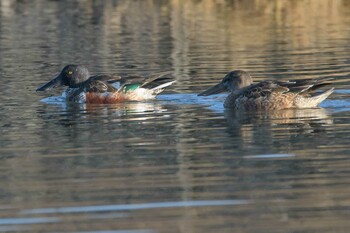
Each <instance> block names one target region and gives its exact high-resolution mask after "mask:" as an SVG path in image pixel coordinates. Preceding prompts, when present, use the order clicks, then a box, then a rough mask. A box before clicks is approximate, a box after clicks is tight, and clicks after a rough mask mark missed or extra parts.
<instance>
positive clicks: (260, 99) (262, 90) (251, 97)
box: [198, 70, 334, 110]
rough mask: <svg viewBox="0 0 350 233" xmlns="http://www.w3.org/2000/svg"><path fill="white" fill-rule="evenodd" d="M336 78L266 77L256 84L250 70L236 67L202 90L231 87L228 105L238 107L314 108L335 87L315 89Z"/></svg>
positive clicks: (223, 89) (207, 92)
mask: <svg viewBox="0 0 350 233" xmlns="http://www.w3.org/2000/svg"><path fill="white" fill-rule="evenodd" d="M332 79H333V78H326V77H325V78H316V79H299V80H291V81H262V82H259V83H256V84H253V80H252V78H251V76H250V75H249V73H248V72H245V71H243V70H234V71H231V72H229V73H228V74H227V75H226V76H225V77H224V78H223V80H222V81H221V82H220V83H219V84H217V85H215V86H213V87H211V88H209V89H207V90H205V91H203V92H202V93H200V94H198V95H199V96H208V95H213V94H218V93H221V92H223V91H229V92H230V94H229V95H228V97H227V98H226V100H225V102H224V107H225V108H231V109H236V110H279V109H288V108H314V107H317V106H318V105H319V104H320V103H321V102H322V101H323V100H325V99H326V98H327V97H328V96H329V95H330V94H332V92H333V90H334V88H331V89H329V90H327V91H325V92H317V93H316V92H315V90H317V89H319V88H320V87H323V86H326V85H329V84H331V83H330V82H329V81H330V80H332Z"/></svg>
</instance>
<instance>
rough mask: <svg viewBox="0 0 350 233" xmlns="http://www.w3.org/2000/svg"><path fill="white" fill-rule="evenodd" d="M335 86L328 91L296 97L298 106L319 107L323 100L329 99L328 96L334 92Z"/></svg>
mask: <svg viewBox="0 0 350 233" xmlns="http://www.w3.org/2000/svg"><path fill="white" fill-rule="evenodd" d="M333 91H334V88H331V89H329V90H328V91H325V92H322V93H317V94H313V95H311V96H309V97H304V96H300V98H298V99H296V106H297V107H298V108H314V107H317V106H318V105H319V104H320V103H321V102H322V101H324V100H325V99H327V97H328V96H329V95H330V94H332V92H333Z"/></svg>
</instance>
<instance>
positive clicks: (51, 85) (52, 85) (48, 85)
mask: <svg viewBox="0 0 350 233" xmlns="http://www.w3.org/2000/svg"><path fill="white" fill-rule="evenodd" d="M58 86H62V83H61V76H60V75H58V76H57V77H56V78H54V79H52V80H51V81H50V82H48V83H46V84H44V85H42V86H41V87H39V88H38V89H36V91H46V90H50V89H52V88H55V87H58Z"/></svg>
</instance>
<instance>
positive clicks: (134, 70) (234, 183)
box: [0, 0, 350, 233]
mask: <svg viewBox="0 0 350 233" xmlns="http://www.w3.org/2000/svg"><path fill="white" fill-rule="evenodd" d="M349 23H350V5H349V3H348V2H347V1H345V0H344V1H341V0H324V1H316V0H315V1H306V0H305V1H303V0H301V1H292V0H291V1H265V0H249V1H211V0H202V1H176V0H174V1H156V0H155V1H90V0H87V1H78V2H75V1H43V0H42V1H41V0H39V1H6V0H4V1H1V2H0V54H1V55H0V91H1V93H2V95H1V96H0V102H1V106H0V130H1V133H0V159H1V163H0V177H1V181H0V187H1V188H0V189H1V192H0V231H2V232H21V231H25V232H103V233H107V232H108V233H109V232H113V233H120V232H124V233H125V232H127V233H150V232H152V233H153V232H186V233H188V232H266V233H271V232H348V229H349V227H350V224H349V221H348V219H349V217H350V216H349V203H350V196H349V193H350V189H349V187H350V186H349V178H350V169H349V167H350V159H349V155H350V147H349V139H350V137H349V135H350V134H349V133H350V123H349V122H350V121H349V119H350V111H349V110H350V98H349V93H350V88H349V82H348V81H349V73H350V68H349V67H350V45H349V39H350V29H349V26H348V25H349ZM68 63H78V64H84V65H86V66H88V67H89V69H90V70H91V73H92V74H97V73H115V74H136V75H147V74H150V73H153V72H159V71H164V70H171V71H173V74H174V76H175V78H176V80H177V83H176V84H175V85H174V86H173V87H171V88H168V90H167V92H165V93H164V94H163V95H160V96H159V97H158V98H157V100H155V101H146V102H138V103H136V102H130V103H122V104H117V105H109V106H108V105H79V104H69V103H65V102H64V101H62V99H61V98H60V97H59V96H60V94H61V93H62V89H58V90H55V91H52V92H49V93H35V89H36V88H37V87H38V86H39V85H40V84H42V83H44V82H46V81H48V80H49V79H51V78H52V77H53V76H54V75H56V74H57V73H58V72H59V71H60V69H61V68H62V67H63V66H64V65H66V64H68ZM232 69H245V70H247V71H249V72H250V73H251V74H252V75H253V76H254V79H255V80H256V81H260V80H264V79H291V78H315V77H320V76H332V77H335V78H336V82H335V84H334V87H335V88H336V91H335V93H334V94H332V95H331V96H330V98H329V99H327V100H326V101H324V102H323V103H322V104H321V108H318V109H304V110H284V111H276V112H274V113H270V114H263V113H245V114H242V113H237V112H232V111H229V110H225V109H224V108H223V106H222V102H223V101H224V99H225V94H220V95H217V96H210V97H197V95H196V94H197V93H199V92H200V91H202V90H204V89H206V88H208V87H209V86H211V85H214V84H215V83H216V82H218V81H219V80H220V79H221V78H222V77H223V76H224V75H225V73H227V72H228V71H230V70H232Z"/></svg>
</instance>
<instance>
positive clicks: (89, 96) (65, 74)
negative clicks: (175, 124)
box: [36, 65, 175, 104]
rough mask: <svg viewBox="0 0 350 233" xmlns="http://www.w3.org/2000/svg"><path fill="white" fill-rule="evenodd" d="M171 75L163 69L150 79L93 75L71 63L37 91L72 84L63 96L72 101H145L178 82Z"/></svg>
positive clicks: (99, 102)
mask: <svg viewBox="0 0 350 233" xmlns="http://www.w3.org/2000/svg"><path fill="white" fill-rule="evenodd" d="M169 74H170V73H169V72H163V73H160V74H157V75H153V76H150V77H148V78H144V77H140V76H128V77H120V76H113V75H95V76H90V74H89V71H88V69H87V68H86V67H84V66H81V65H67V66H65V67H64V68H63V69H62V71H61V73H60V74H59V75H58V76H57V77H55V78H54V79H52V80H51V81H49V82H48V83H46V84H44V85H42V86H41V87H39V88H38V89H37V90H36V91H45V90H49V89H52V88H55V87H58V86H68V88H67V89H66V90H65V92H64V94H63V95H64V96H65V98H66V99H67V100H68V101H72V102H78V103H91V104H92V103H94V104H114V103H119V102H123V101H141V100H148V99H154V98H155V96H156V95H157V94H159V93H160V92H162V91H163V90H164V88H165V87H167V86H170V85H171V84H173V83H174V82H175V81H174V79H173V78H172V77H171V76H170V75H169Z"/></svg>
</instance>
